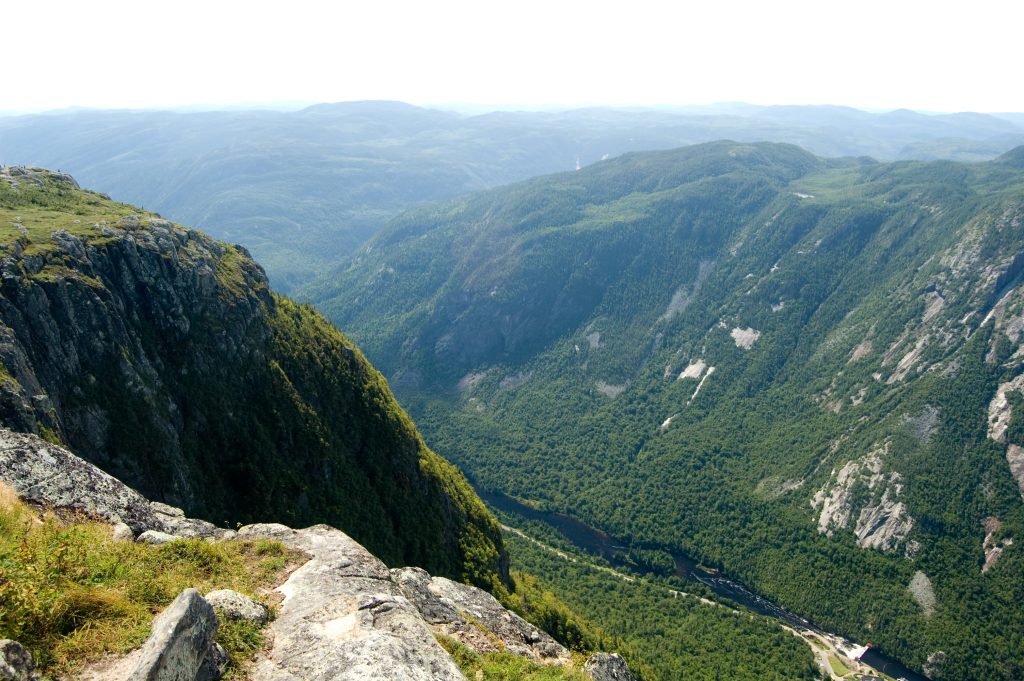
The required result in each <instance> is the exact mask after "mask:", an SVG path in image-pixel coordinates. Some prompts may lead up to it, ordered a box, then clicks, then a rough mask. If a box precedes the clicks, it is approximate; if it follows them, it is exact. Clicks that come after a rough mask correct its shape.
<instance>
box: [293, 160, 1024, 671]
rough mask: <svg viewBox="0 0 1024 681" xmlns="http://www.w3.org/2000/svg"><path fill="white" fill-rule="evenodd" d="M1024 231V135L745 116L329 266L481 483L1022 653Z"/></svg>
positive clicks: (817, 617) (446, 219)
mask: <svg viewBox="0 0 1024 681" xmlns="http://www.w3.org/2000/svg"><path fill="white" fill-rule="evenodd" d="M1021 253H1024V147H1019V148H1016V149H1013V150H1011V151H1009V152H1007V153H1005V154H1003V155H1001V156H999V157H998V158H996V159H994V160H992V161H987V162H979V163H960V162H951V161H931V162H922V161H914V162H909V161H902V162H888V163H883V162H878V161H874V160H871V159H866V158H839V159H827V158H822V157H819V156H816V155H814V154H812V153H809V152H808V151H805V150H803V149H800V148H798V147H795V146H792V145H787V144H769V143H760V144H746V143H740V142H729V141H719V142H713V143H708V144H701V145H695V146H691V147H686V148H682V149H677V150H671V151H661V152H645V153H627V154H623V155H621V156H618V157H615V158H612V159H609V160H606V161H602V162H598V163H594V164H592V165H590V166H588V167H585V168H583V169H582V170H580V171H578V172H566V173H561V174H556V175H552V176H546V177H540V178H535V179H531V180H528V181H525V182H522V183H518V184H514V185H511V186H508V187H503V188H499V189H495V190H490V191H485V192H480V193H476V194H473V195H469V196H466V197H463V198H460V199H456V200H454V201H449V202H445V203H440V204H435V205H432V206H429V207H426V208H423V209H419V210H415V211H410V212H407V213H404V214H402V215H401V216H399V217H398V218H396V219H395V220H393V221H392V222H391V223H389V224H388V225H387V226H386V227H384V228H383V229H381V230H380V231H379V232H378V233H377V234H376V235H375V236H374V237H373V238H372V239H370V240H369V241H368V242H367V243H366V244H365V245H364V246H363V247H362V248H361V249H359V250H358V251H357V252H356V253H355V254H353V255H352V256H351V257H350V258H349V259H348V260H346V261H344V262H343V263H342V264H341V265H339V266H338V267H337V268H335V269H334V270H333V271H331V272H330V273H329V274H328V275H325V276H324V277H322V278H321V279H320V280H319V281H318V282H317V283H316V284H315V285H313V286H310V287H308V288H307V289H306V290H305V293H306V294H307V295H308V296H309V298H310V300H311V301H312V302H313V303H314V304H315V305H316V306H317V307H318V308H319V309H321V310H323V311H324V313H325V314H326V315H327V316H328V317H330V318H331V319H332V320H333V321H335V322H336V323H338V324H339V325H340V326H342V327H343V328H345V329H346V330H347V332H348V333H350V334H351V336H352V337H353V338H354V339H355V340H356V342H357V343H359V344H360V346H361V347H362V348H363V350H364V351H365V352H366V353H367V355H368V356H369V357H370V359H371V360H372V361H373V362H374V363H375V364H376V365H377V366H378V367H380V368H381V370H382V371H383V372H384V373H385V375H387V376H388V378H389V381H390V383H391V385H392V386H393V388H394V389H395V390H396V392H397V394H398V396H399V398H400V399H401V401H402V403H403V404H404V405H405V406H406V407H407V408H409V409H410V411H411V413H412V414H413V415H414V417H415V418H416V419H417V422H418V423H419V424H420V426H421V428H423V430H424V433H425V434H426V437H427V439H428V440H429V441H430V442H431V443H432V444H433V445H434V446H435V447H437V448H438V450H439V451H442V452H444V453H445V455H446V456H448V457H450V458H451V459H452V460H453V461H455V462H456V463H457V464H458V465H459V466H460V467H462V468H463V470H465V471H466V472H467V474H468V475H469V476H470V478H471V480H473V481H474V484H476V485H477V486H478V487H479V488H481V489H486V490H498V491H501V492H504V493H507V494H509V495H511V496H513V497H515V498H517V499H518V500H520V501H521V502H523V503H525V504H527V505H530V506H532V507H533V508H536V509H540V510H545V511H557V512H562V513H567V514H571V515H572V516H575V517H576V518H579V519H581V520H582V521H584V522H586V523H588V524H590V525H592V526H594V527H596V528H598V529H599V530H603V531H605V532H607V533H609V534H611V535H612V536H613V537H615V538H616V540H617V541H618V542H619V543H620V544H621V545H623V546H632V547H636V548H642V549H644V550H645V551H647V552H648V563H647V564H648V567H649V568H650V569H653V570H655V571H657V570H658V569H659V568H658V565H659V564H660V565H666V564H667V565H668V566H669V567H668V568H667V569H668V573H670V572H671V559H666V560H660V559H658V558H657V555H658V553H659V552H661V554H662V555H664V554H666V553H669V552H671V553H678V552H684V553H687V554H689V555H691V556H693V557H694V558H695V559H696V560H699V561H700V562H702V563H703V564H705V565H707V566H711V567H714V568H717V569H720V570H721V571H723V572H724V573H726V574H728V575H730V576H733V577H735V578H739V579H742V580H743V581H744V582H745V583H747V584H748V585H751V586H752V587H754V588H755V589H756V590H757V591H758V592H759V593H761V594H763V595H766V596H769V597H771V598H773V599H774V600H776V601H778V602H781V603H782V604H783V605H785V606H787V607H788V608H790V609H792V610H794V611H795V612H797V613H798V614H800V615H802V616H804V617H807V618H809V619H812V620H813V621H815V622H816V623H818V624H820V625H823V626H826V627H830V628H831V629H833V630H835V631H838V632H840V633H842V634H844V635H846V636H849V637H851V638H854V639H855V640H859V641H865V642H871V643H872V644H873V645H874V646H875V647H876V648H878V649H880V650H882V651H884V652H887V653H890V654H892V655H894V656H896V657H897V658H898V659H900V660H903V661H904V662H906V663H907V664H909V665H911V666H912V667H914V668H916V669H918V670H924V671H925V673H926V674H927V675H928V676H930V677H931V678H936V679H939V678H943V679H971V678H993V679H995V678H1006V679H1011V678H1017V677H1018V676H1019V675H1020V673H1021V672H1022V670H1024V658H1022V657H1021V651H1024V638H1022V636H1024V620H1022V615H1021V613H1022V612H1024V610H1022V609H1021V607H1020V604H1021V603H1022V602H1024V579H1022V575H1024V559H1022V557H1021V555H1020V543H1021V541H1024V540H1021V536H1022V533H1024V504H1022V496H1024V436H1022V435H1021V434H1020V433H1021V432H1024V431H1022V430H1021V428H1020V419H1021V416H1020V413H1021V412H1020V410H1021V408H1022V405H1024V391H1022V390H1024V378H1022V370H1024V349H1022V343H1024V286H1022V284H1024V256H1022V255H1021ZM652 556H653V557H652ZM668 573H666V574H668Z"/></svg>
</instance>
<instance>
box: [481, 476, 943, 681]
mask: <svg viewBox="0 0 1024 681" xmlns="http://www.w3.org/2000/svg"><path fill="white" fill-rule="evenodd" d="M478 493H479V494H480V496H481V498H483V499H484V501H486V502H487V503H488V504H489V505H490V506H491V507H492V508H493V509H495V510H496V511H498V512H499V513H500V514H504V515H505V516H506V517H521V518H524V519H526V520H528V521H536V522H541V523H544V524H545V525H546V526H548V527H550V528H552V529H553V530H555V531H556V532H557V533H558V534H559V535H561V536H562V537H564V538H565V539H566V540H568V542H569V543H570V544H571V545H572V546H574V547H576V548H578V549H582V550H583V551H584V552H585V553H587V554H591V555H595V556H600V557H601V558H603V559H604V560H606V561H608V563H609V564H610V565H611V567H605V566H602V565H598V564H595V563H589V565H591V566H592V567H593V568H595V569H599V570H605V571H607V572H609V573H610V574H613V575H615V576H616V577H617V578H619V579H622V580H637V579H641V580H645V581H648V580H646V578H642V577H638V576H634V575H629V574H626V573H624V572H620V571H618V570H616V569H614V568H615V567H616V563H615V561H616V556H617V555H621V551H622V549H623V547H622V546H620V545H619V543H618V542H616V541H615V540H614V538H612V537H611V536H610V535H608V534H607V533H604V532H601V531H600V530H596V529H594V528H591V527H589V526H588V525H586V524H585V523H583V522H582V521H580V520H579V519H577V518H572V517H571V516H567V515H563V514H558V513H551V512H546V511H539V510H537V509H535V508H532V507H530V506H527V505H525V504H522V503H521V502H519V501H517V500H516V499H513V498H511V497H508V496H507V495H504V494H501V493H493V492H480V491H479V490H478ZM505 527H507V528H508V530H509V531H512V532H514V533H517V534H518V535H521V536H522V537H524V538H526V539H527V540H528V541H531V542H533V543H535V544H536V545H538V546H540V547H543V548H544V549H545V550H549V551H552V552H554V553H555V554H556V555H559V556H560V557H561V558H563V559H564V560H571V561H574V562H575V561H577V560H579V559H578V558H576V557H574V556H571V555H569V554H568V553H566V552H565V551H561V550H559V549H557V548H555V547H551V546H548V545H546V544H545V543H544V542H541V541H539V540H537V539H536V538H534V537H532V536H530V535H529V534H528V533H526V532H523V531H522V530H519V529H517V528H514V527H512V526H511V525H507V523H506V525H505ZM672 556H673V559H674V560H675V561H676V575H677V576H678V577H681V578H683V579H686V580H687V581H690V582H695V583H700V584H703V585H704V586H706V587H708V588H709V589H710V590H711V591H712V592H713V593H714V594H716V595H718V596H721V597H723V598H726V599H729V601H731V602H735V603H737V604H739V605H741V606H743V607H744V608H746V609H748V610H749V611H751V612H753V613H755V614H756V615H759V616H763V617H765V618H766V619H768V620H771V621H774V622H775V623H776V624H777V625H778V626H779V627H780V628H782V629H783V630H785V631H787V632H789V633H791V634H794V635H796V636H799V637H800V638H801V639H802V640H804V641H805V642H806V643H807V645H808V646H810V648H811V650H812V652H813V653H814V655H815V659H816V660H817V661H818V665H819V667H820V668H821V669H822V671H824V672H825V673H826V674H827V675H828V676H829V677H830V678H832V679H834V680H838V679H846V680H847V681H849V680H850V679H860V678H868V679H871V678H874V679H886V680H889V679H905V680H906V681H929V680H928V679H927V677H925V676H923V675H921V674H919V673H916V672H914V671H913V670H910V669H908V668H907V667H905V666H904V665H902V664H900V663H899V662H897V661H896V660H893V659H891V658H888V657H887V656H885V655H882V654H880V653H878V652H877V651H875V650H871V649H869V648H867V647H866V646H860V645H858V644H856V643H854V642H852V641H849V640H847V639H845V638H843V637H841V636H838V635H836V634H833V633H831V632H827V631H825V630H824V629H822V628H821V627H818V626H816V625H814V624H813V623H812V622H810V621H808V620H806V619H804V618H801V617H799V616H798V615H796V614H794V613H791V612H789V611H788V610H786V609H785V608H783V607H781V606H779V605H778V604H776V603H773V602H771V601H769V600H768V599H765V598H763V597H761V596H759V595H758V594H756V593H754V592H753V591H751V590H750V589H748V588H747V587H745V586H744V585H742V584H740V583H738V582H735V581H733V580H730V579H728V578H727V577H725V576H723V575H720V574H717V573H714V572H709V571H707V570H704V569H702V568H701V567H700V566H699V565H698V564H697V562H696V561H694V560H693V559H692V558H690V557H689V556H684V555H680V554H676V553H673V554H672ZM649 583H650V584H652V585H654V586H657V587H658V588H662V589H664V590H665V591H666V592H668V593H671V594H673V596H674V597H687V598H698V599H700V600H701V601H702V602H704V603H707V604H712V605H716V606H720V607H724V608H729V606H726V605H723V604H721V603H717V602H716V601H713V600H711V599H708V598H705V597H702V596H696V595H694V594H690V593H687V592H685V591H680V590H677V589H673V588H672V587H670V586H668V585H665V584H661V583H658V582H649ZM729 609H731V608H729ZM733 611H734V612H737V613H738V611H735V610H733ZM834 662H835V663H834Z"/></svg>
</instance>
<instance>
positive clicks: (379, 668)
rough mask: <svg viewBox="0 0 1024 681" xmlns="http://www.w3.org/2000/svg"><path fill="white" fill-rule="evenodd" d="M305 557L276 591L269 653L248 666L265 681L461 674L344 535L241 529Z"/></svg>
mask: <svg viewBox="0 0 1024 681" xmlns="http://www.w3.org/2000/svg"><path fill="white" fill-rule="evenodd" d="M239 536H240V537H243V538H245V537H262V538H268V539H275V540H277V541H280V542H282V543H283V544H285V545H286V546H288V547H290V548H295V549H299V550H301V551H304V552H306V553H308V554H309V555H310V559H309V561H308V562H306V563H305V564H304V565H302V566H301V567H300V568H298V569H297V570H296V571H295V572H293V573H292V574H291V576H290V577H289V578H288V580H287V581H286V582H285V583H284V584H282V585H281V586H280V587H279V588H278V590H279V591H280V592H281V593H282V594H283V595H284V601H283V602H282V603H281V607H280V611H279V613H278V617H277V619H275V620H274V622H273V623H272V624H271V625H270V632H271V638H272V640H273V644H272V647H271V649H270V651H269V652H267V653H265V654H262V655H261V656H260V658H259V659H257V661H256V663H255V665H254V666H253V675H254V677H255V678H259V679H267V680H268V681H293V680H294V681H319V680H324V681H327V680H329V679H330V680H334V679H338V680H341V679H351V680H352V681H356V680H357V679H381V680H384V679H387V680H391V679H394V681H400V680H405V679H408V680H409V681H429V680H434V679H436V680H437V681H447V680H450V681H458V680H461V679H462V678H463V676H462V673H461V672H460V671H459V669H458V667H457V666H456V665H455V663H454V662H453V661H452V659H451V657H450V656H449V655H448V654H447V653H446V652H445V650H444V649H443V648H442V647H441V646H440V644H438V643H437V641H436V640H435V639H434V636H433V633H432V632H431V630H430V627H429V626H428V625H427V623H426V622H425V621H424V620H423V618H422V617H421V616H420V614H419V612H418V611H417V610H416V608H415V607H414V606H413V605H412V604H411V603H410V602H409V601H408V599H406V598H405V596H404V595H403V594H402V590H401V588H400V587H399V586H398V584H396V583H395V582H394V581H392V580H391V574H390V573H389V571H388V568H387V566H385V565H384V563H382V562H381V561H380V560H379V559H378V558H377V557H376V556H374V555H373V554H371V553H370V552H369V551H367V550H366V549H364V548H363V547H362V546H360V545H359V544H357V543H356V542H354V541H352V539H351V538H349V537H348V536H347V535H346V534H344V533H343V532H340V531H339V530H336V529H334V528H331V527H328V526H326V525H316V526H314V527H309V528H306V529H304V530H292V529H290V528H287V527H285V526H283V525H247V526H245V527H243V528H241V529H240V530H239Z"/></svg>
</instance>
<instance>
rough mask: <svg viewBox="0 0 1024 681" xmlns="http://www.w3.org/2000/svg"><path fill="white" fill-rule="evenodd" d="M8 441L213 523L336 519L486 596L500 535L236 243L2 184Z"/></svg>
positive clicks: (84, 198) (364, 366)
mask: <svg viewBox="0 0 1024 681" xmlns="http://www.w3.org/2000/svg"><path fill="white" fill-rule="evenodd" d="M0 249H2V250H0V254H2V259H0V278H2V281H0V362H2V365H3V375H2V380H0V424H2V425H4V426H7V427H10V428H12V429H14V430H20V431H24V432H33V433H38V434H40V435H42V436H43V437H46V438H47V439H50V440H53V441H60V442H61V443H63V444H64V445H66V446H67V447H68V448H69V449H71V450H73V451H74V452H76V453H77V454H79V455H80V456H82V457H83V458H85V459H87V460H89V461H91V462H93V463H95V464H97V465H99V466H100V467H101V468H103V469H104V470H106V471H107V472H109V473H111V474H112V475H114V476H116V477H117V478H119V479H121V480H124V481H125V482H127V483H128V484H130V485H132V486H133V487H136V488H137V489H139V490H140V491H141V492H142V493H143V494H145V495H146V496H147V497H149V498H152V499H156V500H160V501H165V502H168V503H172V504H174V505H176V506H181V507H183V508H185V509H186V510H187V511H188V512H189V513H190V514H191V515H195V516H200V517H204V518H206V519H208V520H211V521H213V522H215V523H218V524H224V523H225V522H230V523H236V522H241V523H245V522H251V521H254V520H260V521H269V520H277V521H282V522H287V523H289V524H303V523H311V522H320V521H326V522H330V523H332V524H334V525H337V526H339V527H342V528H344V529H345V530H346V531H347V532H348V533H349V534H351V535H352V536H353V537H354V538H356V539H357V540H358V541H360V542H361V543H363V544H365V545H366V546H367V547H368V548H369V549H370V550H372V551H373V552H374V553H375V554H376V555H378V556H380V557H381V558H382V559H384V560H385V561H387V562H388V563H392V564H414V565H422V566H423V567H425V568H427V569H429V570H431V571H433V572H437V573H440V574H447V575H452V576H455V577H459V578H465V579H470V580H472V581H475V582H476V583H481V584H486V583H489V582H490V581H492V580H493V579H494V578H495V577H496V576H498V575H500V574H501V573H502V572H503V571H504V570H505V562H506V559H505V554H504V550H503V548H502V544H501V538H500V530H499V528H498V525H497V523H496V522H495V521H494V519H493V518H492V517H491V516H490V514H489V513H488V512H487V511H486V509H485V507H484V506H483V504H482V503H481V502H480V500H479V499H478V498H476V496H475V495H474V494H473V492H472V490H471V489H470V488H469V486H468V484H467V483H466V481H465V479H464V478H463V477H462V476H461V474H460V473H458V471H457V470H456V469H454V468H453V467H452V466H451V465H449V464H448V463H447V462H445V461H444V460H443V459H441V458H440V457H439V456H437V455H436V454H434V453H433V452H431V451H430V450H429V449H428V448H427V447H426V446H425V444H424V443H423V441H422V439H421V438H420V436H419V434H418V433H417V432H416V429H415V427H414V426H413V424H412V422H411V421H410V419H409V418H408V417H407V416H406V414H405V413H404V412H403V411H402V410H401V408H400V407H399V406H398V405H397V404H396V403H395V401H394V399H393V397H392V396H391V393H390V391H389V389H388V387H387V384H386V382H385V381H384V379H383V378H382V377H381V375H380V374H379V373H378V372H377V371H376V370H374V369H373V367H372V366H370V364H369V363H368V362H367V361H366V360H365V359H364V357H363V356H362V354H361V353H360V352H359V350H358V349H356V348H355V347H354V346H353V345H352V344H351V343H350V342H349V341H348V340H347V339H346V338H345V337H344V336H343V335H342V334H341V333H340V332H338V331H337V329H335V328H334V327H332V326H331V325H330V324H329V323H328V322H326V321H325V320H324V319H323V318H322V317H320V316H319V315H318V314H316V313H315V312H313V311H312V310H311V309H309V308H306V307H303V306H300V305H297V304H295V303H293V302H291V301H289V300H287V299H285V298H282V297H278V296H276V295H275V294H273V293H272V292H271V291H270V289H269V287H268V285H267V279H266V276H265V275H264V273H263V270H262V269H261V268H260V267H259V266H258V265H257V264H256V263H255V262H254V261H253V260H252V259H251V258H250V257H249V255H248V253H247V252H246V251H245V250H244V249H242V248H241V247H237V246H229V245H226V244H223V243H220V242H218V241H216V240H213V239H211V238H209V237H207V236H206V235H204V234H202V233H200V232H197V231H195V230H191V229H186V228H182V227H180V226H177V225H174V224H172V223H170V222H168V221H166V220H163V219H161V218H159V216H156V215H153V214H149V213H145V212H144V211H140V210H138V209H136V208H133V207H131V206H126V205H124V204H117V203H114V202H112V201H110V200H109V199H107V198H106V197H104V196H102V195H98V194H93V193H90V192H84V191H82V190H80V189H78V187H77V185H76V184H75V183H74V181H73V180H72V179H70V178H69V177H67V176H64V175H59V174H55V173H48V172H46V171H38V170H26V169H9V168H8V169H3V170H0Z"/></svg>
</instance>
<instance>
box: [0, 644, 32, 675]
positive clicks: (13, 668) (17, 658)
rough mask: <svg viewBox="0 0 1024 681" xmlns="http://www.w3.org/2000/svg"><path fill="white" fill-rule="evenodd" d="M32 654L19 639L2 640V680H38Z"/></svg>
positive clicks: (0, 650)
mask: <svg viewBox="0 0 1024 681" xmlns="http://www.w3.org/2000/svg"><path fill="white" fill-rule="evenodd" d="M33 669H34V666H33V664H32V655H31V654H30V653H29V652H28V651H27V650H25V648H24V646H22V645H21V644H20V643H18V642H17V641H12V640H11V639H9V638H5V639H3V640H0V681H36V679H38V678H39V677H38V676H37V675H36V674H35V673H34V671H33Z"/></svg>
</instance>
